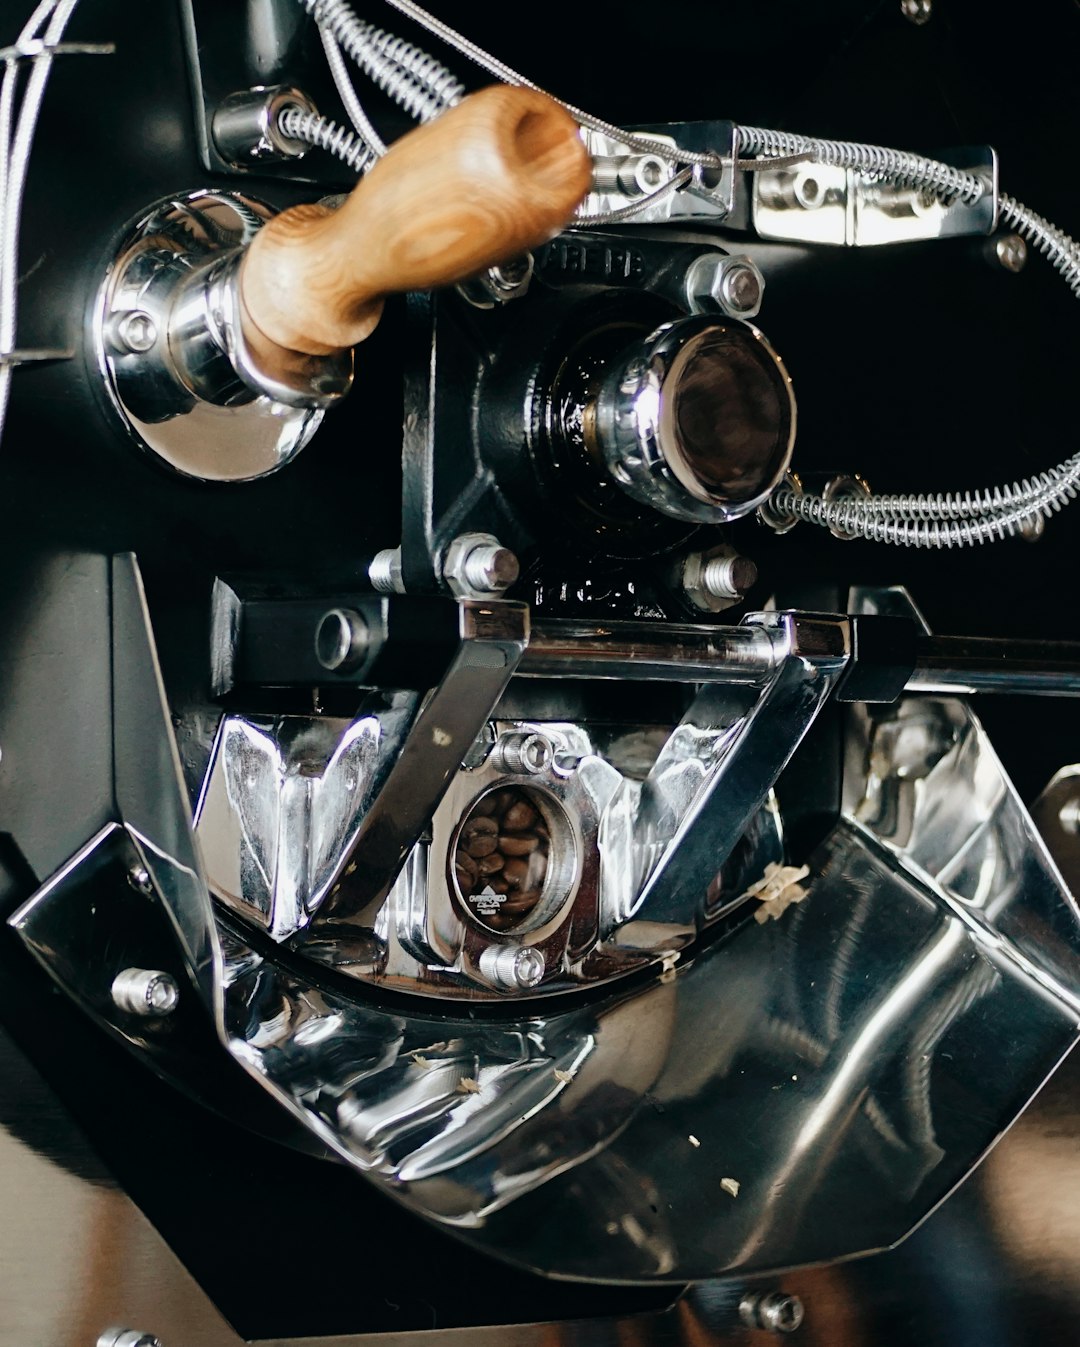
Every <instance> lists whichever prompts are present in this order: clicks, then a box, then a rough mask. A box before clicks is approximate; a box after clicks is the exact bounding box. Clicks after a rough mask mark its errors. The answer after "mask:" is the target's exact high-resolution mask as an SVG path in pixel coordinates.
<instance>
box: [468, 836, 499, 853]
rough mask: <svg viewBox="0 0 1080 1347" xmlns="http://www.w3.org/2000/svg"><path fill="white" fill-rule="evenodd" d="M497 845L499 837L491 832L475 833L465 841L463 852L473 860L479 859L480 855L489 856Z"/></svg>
mask: <svg viewBox="0 0 1080 1347" xmlns="http://www.w3.org/2000/svg"><path fill="white" fill-rule="evenodd" d="M498 845H499V839H498V838H497V837H495V836H494V835H493V834H492V833H477V834H475V835H474V836H472V837H470V838H469V840H468V841H467V842H466V843H465V852H466V854H467V855H469V856H472V857H473V859H474V860H479V859H480V858H481V857H482V856H490V855H491V853H492V852H493V851H495V850H496V848H497V847H498Z"/></svg>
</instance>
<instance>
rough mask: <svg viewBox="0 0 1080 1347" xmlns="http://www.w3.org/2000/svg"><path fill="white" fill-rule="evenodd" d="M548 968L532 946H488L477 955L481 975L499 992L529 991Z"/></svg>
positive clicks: (538, 952)
mask: <svg viewBox="0 0 1080 1347" xmlns="http://www.w3.org/2000/svg"><path fill="white" fill-rule="evenodd" d="M546 967H547V965H546V964H545V962H544V956H543V954H542V953H541V951H540V950H538V949H534V948H533V947H532V946H531V945H489V946H488V947H487V949H486V950H484V952H483V954H481V955H480V972H481V974H482V975H483V976H484V977H485V978H486V979H487V980H488V981H489V982H490V983H492V984H493V985H494V986H496V987H498V988H500V990H502V991H518V992H523V991H529V990H530V989H531V988H533V987H535V986H537V985H538V984H539V983H540V981H541V979H542V978H543V976H544V972H545V970H546Z"/></svg>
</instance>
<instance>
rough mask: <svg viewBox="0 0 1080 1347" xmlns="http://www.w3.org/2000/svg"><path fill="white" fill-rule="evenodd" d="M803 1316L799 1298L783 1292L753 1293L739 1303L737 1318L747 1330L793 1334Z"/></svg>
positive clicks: (803, 1312)
mask: <svg viewBox="0 0 1080 1347" xmlns="http://www.w3.org/2000/svg"><path fill="white" fill-rule="evenodd" d="M804 1314H805V1311H804V1309H803V1303H802V1301H801V1300H800V1299H799V1297H798V1296H791V1295H787V1294H786V1292H784V1291H753V1292H751V1293H750V1294H749V1295H746V1296H743V1298H742V1300H741V1302H740V1303H739V1318H740V1319H741V1320H742V1321H743V1323H744V1324H745V1325H746V1326H747V1328H763V1329H765V1331H766V1332H767V1333H794V1332H795V1330H796V1329H797V1328H798V1327H799V1325H800V1324H801V1323H802V1321H803V1317H804Z"/></svg>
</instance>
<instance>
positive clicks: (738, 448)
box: [586, 314, 795, 523]
mask: <svg viewBox="0 0 1080 1347" xmlns="http://www.w3.org/2000/svg"><path fill="white" fill-rule="evenodd" d="M589 411H591V416H589V415H588V414H587V415H586V422H587V423H588V422H589V421H590V420H591V421H592V426H591V427H590V428H591V430H592V434H593V437H594V439H595V447H596V448H597V449H598V450H599V452H600V454H601V455H602V457H603V460H604V462H605V464H606V466H607V470H608V472H610V474H611V476H612V477H613V478H614V479H615V481H616V482H618V484H619V485H620V486H621V487H622V488H623V489H624V490H625V491H626V492H627V493H628V494H629V495H631V496H633V497H634V498H635V499H637V500H639V501H642V502H643V503H644V504H646V505H651V506H652V507H653V508H654V509H656V510H659V511H661V513H663V514H666V515H672V516H674V518H676V519H692V520H696V521H697V522H699V523H723V522H724V521H725V520H729V519H737V518H739V517H740V516H741V515H745V514H749V513H750V512H751V511H752V510H755V509H757V507H758V506H759V505H760V504H761V503H762V501H764V500H766V499H767V498H768V496H769V494H770V492H771V491H772V490H773V488H774V487H775V486H776V485H777V483H778V482H779V481H780V480H781V478H782V477H783V476H784V473H785V472H786V471H787V468H788V464H789V463H790V461H791V451H792V449H793V447H794V444H795V397H794V394H793V393H792V389H791V379H790V377H789V376H788V372H787V370H786V369H785V368H784V365H783V362H782V361H781V359H780V357H779V356H778V355H777V354H776V352H775V351H774V350H773V349H772V347H771V346H770V345H769V343H768V342H767V341H766V340H765V338H764V337H763V336H762V334H761V333H760V332H759V331H758V330H757V328H755V327H753V326H751V325H750V324H749V323H745V322H739V321H738V320H736V319H726V318H719V317H717V316H716V315H704V314H702V315H698V316H695V317H692V318H683V319H679V320H677V321H675V322H672V323H665V324H664V325H663V326H662V327H659V328H657V329H656V331H655V332H653V333H651V334H650V335H649V336H648V337H647V338H646V339H645V341H644V343H643V344H642V343H635V345H634V346H633V347H631V348H630V349H629V350H627V351H625V352H624V353H623V355H622V356H621V357H620V358H619V359H618V360H617V361H616V362H615V365H614V368H613V369H612V371H611V373H610V374H609V375H608V376H607V378H606V379H605V380H604V382H603V384H602V386H601V388H600V392H599V394H598V395H597V397H596V399H595V401H594V404H593V406H592V408H591V409H589Z"/></svg>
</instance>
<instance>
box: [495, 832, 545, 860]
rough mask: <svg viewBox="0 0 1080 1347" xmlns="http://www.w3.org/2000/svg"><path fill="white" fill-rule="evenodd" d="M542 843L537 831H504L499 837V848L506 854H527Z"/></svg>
mask: <svg viewBox="0 0 1080 1347" xmlns="http://www.w3.org/2000/svg"><path fill="white" fill-rule="evenodd" d="M539 845H540V839H539V837H537V836H536V834H535V833H504V834H503V836H502V837H500V838H499V850H500V851H501V852H502V854H503V855H504V856H527V855H528V854H529V852H530V851H535V850H536V848H537V847H538V846H539Z"/></svg>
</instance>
